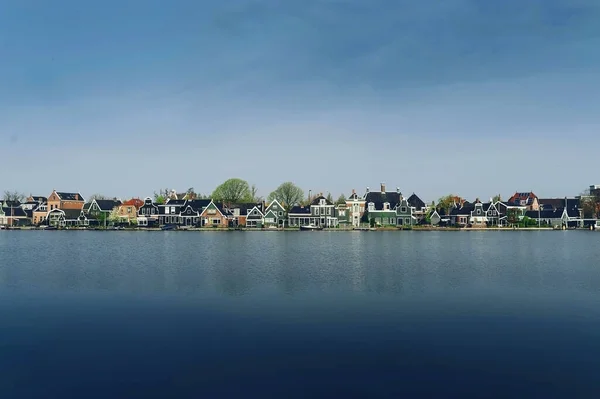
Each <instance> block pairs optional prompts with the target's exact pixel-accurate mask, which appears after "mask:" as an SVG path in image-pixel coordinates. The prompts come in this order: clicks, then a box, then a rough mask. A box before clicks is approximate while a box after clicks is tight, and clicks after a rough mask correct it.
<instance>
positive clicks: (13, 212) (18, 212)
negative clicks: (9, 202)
mask: <svg viewBox="0 0 600 399" xmlns="http://www.w3.org/2000/svg"><path fill="white" fill-rule="evenodd" d="M2 211H3V212H4V214H5V215H6V216H12V217H16V218H18V217H27V214H26V213H25V211H24V210H23V208H20V207H13V208H10V207H3V208H2Z"/></svg>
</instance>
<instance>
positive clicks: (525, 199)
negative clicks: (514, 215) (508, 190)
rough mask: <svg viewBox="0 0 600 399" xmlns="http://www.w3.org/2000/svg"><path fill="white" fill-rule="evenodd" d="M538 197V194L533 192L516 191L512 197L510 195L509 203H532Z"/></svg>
mask: <svg viewBox="0 0 600 399" xmlns="http://www.w3.org/2000/svg"><path fill="white" fill-rule="evenodd" d="M536 198H537V195H535V194H534V193H533V192H531V191H530V192H516V193H514V194H513V195H512V197H510V198H509V199H508V201H507V202H508V203H509V204H514V205H520V204H524V205H531V204H533V201H534V200H535V199H536Z"/></svg>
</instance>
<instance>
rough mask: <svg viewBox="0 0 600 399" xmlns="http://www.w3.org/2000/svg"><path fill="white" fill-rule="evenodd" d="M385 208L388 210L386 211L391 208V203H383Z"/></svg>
mask: <svg viewBox="0 0 600 399" xmlns="http://www.w3.org/2000/svg"><path fill="white" fill-rule="evenodd" d="M383 209H384V210H386V211H387V210H389V209H390V203H389V202H386V203H384V204H383Z"/></svg>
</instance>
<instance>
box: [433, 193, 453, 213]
mask: <svg viewBox="0 0 600 399" xmlns="http://www.w3.org/2000/svg"><path fill="white" fill-rule="evenodd" d="M455 198H456V196H455V195H454V194H449V195H446V196H444V197H442V198H440V199H439V200H438V203H437V206H438V208H439V209H443V210H445V211H446V214H448V213H450V210H451V209H452V207H453V206H454V200H455Z"/></svg>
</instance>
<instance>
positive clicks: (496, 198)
mask: <svg viewBox="0 0 600 399" xmlns="http://www.w3.org/2000/svg"><path fill="white" fill-rule="evenodd" d="M498 201H502V197H501V196H500V194H496V195H494V197H493V198H492V202H494V203H496V202H498Z"/></svg>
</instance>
